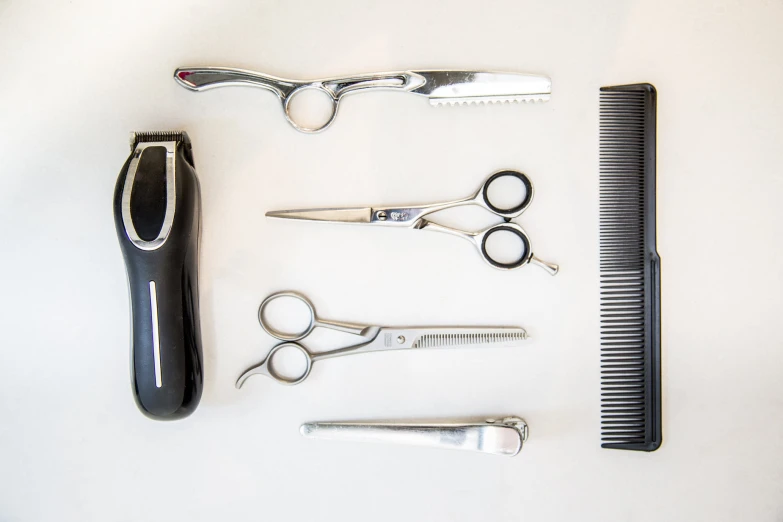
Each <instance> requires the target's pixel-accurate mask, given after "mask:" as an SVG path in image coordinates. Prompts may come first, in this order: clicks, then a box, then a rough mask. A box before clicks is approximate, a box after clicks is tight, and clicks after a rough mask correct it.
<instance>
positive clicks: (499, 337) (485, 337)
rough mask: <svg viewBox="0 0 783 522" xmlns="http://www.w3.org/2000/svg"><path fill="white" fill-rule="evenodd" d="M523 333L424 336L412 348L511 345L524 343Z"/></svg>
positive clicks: (525, 335)
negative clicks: (518, 342)
mask: <svg viewBox="0 0 783 522" xmlns="http://www.w3.org/2000/svg"><path fill="white" fill-rule="evenodd" d="M526 338H527V334H526V333H525V332H497V333H470V334H469V333H464V334H425V335H422V336H421V337H419V338H418V339H416V341H414V343H413V344H412V345H411V347H412V348H438V347H440V346H460V345H467V344H490V343H511V342H516V341H524V340H525V339H526Z"/></svg>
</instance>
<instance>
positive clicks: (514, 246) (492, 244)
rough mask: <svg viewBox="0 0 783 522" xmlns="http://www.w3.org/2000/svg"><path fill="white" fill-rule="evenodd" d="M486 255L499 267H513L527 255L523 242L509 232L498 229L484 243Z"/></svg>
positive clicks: (520, 238)
mask: <svg viewBox="0 0 783 522" xmlns="http://www.w3.org/2000/svg"><path fill="white" fill-rule="evenodd" d="M484 249H485V251H486V253H487V255H488V256H489V257H490V258H491V259H492V260H493V261H495V263H496V264H499V265H509V266H510V265H515V264H516V263H519V261H521V260H522V259H525V256H526V255H527V248H526V245H525V241H524V240H523V239H522V237H520V236H519V235H517V234H515V233H514V232H512V231H511V230H505V229H500V230H498V231H497V232H493V233H492V234H490V235H488V236H487V238H486V241H485V242H484Z"/></svg>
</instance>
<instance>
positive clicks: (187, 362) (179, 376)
mask: <svg viewBox="0 0 783 522" xmlns="http://www.w3.org/2000/svg"><path fill="white" fill-rule="evenodd" d="M114 224H115V227H116V228H117V236H118V237H119V240H120V247H121V248H122V254H123V257H124V258H125V268H126V269H127V273H128V287H129V291H130V306H131V385H132V387H133V392H134V394H135V398H136V404H137V405H138V406H139V409H140V410H141V411H142V412H143V413H144V414H145V415H147V416H148V417H150V418H153V419H161V420H170V419H180V418H183V417H186V416H188V415H190V414H191V413H193V410H195V409H196V406H197V405H198V403H199V400H200V399H201V390H202V387H203V381H204V375H203V370H202V356H201V330H200V327H199V305H198V249H199V232H200V229H201V195H200V189H199V183H198V179H197V178H196V171H195V169H194V166H193V151H192V146H191V144H190V139H189V138H188V135H187V134H186V133H184V132H139V133H135V134H132V135H131V155H130V157H129V158H128V161H126V162H125V165H124V166H123V168H122V171H120V176H119V178H118V179H117V186H116V188H115V190H114Z"/></svg>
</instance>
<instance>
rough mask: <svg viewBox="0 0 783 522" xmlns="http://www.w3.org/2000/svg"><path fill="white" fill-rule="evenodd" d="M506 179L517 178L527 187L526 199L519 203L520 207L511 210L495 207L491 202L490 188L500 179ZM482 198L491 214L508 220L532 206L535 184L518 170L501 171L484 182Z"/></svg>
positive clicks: (516, 206)
mask: <svg viewBox="0 0 783 522" xmlns="http://www.w3.org/2000/svg"><path fill="white" fill-rule="evenodd" d="M506 177H509V178H516V179H518V180H519V181H521V182H522V185H524V187H525V197H524V198H523V199H522V201H520V202H519V204H518V205H515V206H513V207H511V208H500V207H497V206H495V205H493V204H492V202H491V201H490V200H489V187H490V185H492V183H494V182H495V181H497V180H498V179H500V178H506ZM481 198H482V199H483V200H484V204H485V205H486V206H487V209H489V210H490V211H491V212H494V213H495V214H497V215H498V216H500V217H503V218H506V219H511V218H515V217H517V216H519V215H520V214H521V213H522V212H524V211H525V209H527V207H528V206H530V202H531V201H532V200H533V183H531V181H530V178H528V177H527V176H526V175H524V174H522V173H521V172H518V171H516V170H501V171H500V172H496V173H494V174H492V175H491V176H490V177H489V178H487V180H486V181H485V182H484V185H482V187H481Z"/></svg>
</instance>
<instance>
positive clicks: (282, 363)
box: [269, 344, 308, 381]
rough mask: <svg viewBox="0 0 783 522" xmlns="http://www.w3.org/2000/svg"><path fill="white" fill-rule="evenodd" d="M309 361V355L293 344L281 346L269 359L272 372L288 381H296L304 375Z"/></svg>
mask: <svg viewBox="0 0 783 522" xmlns="http://www.w3.org/2000/svg"><path fill="white" fill-rule="evenodd" d="M307 363H308V359H307V355H306V354H305V353H304V352H303V351H302V350H301V349H300V348H298V347H296V346H294V345H291V344H288V345H285V346H282V347H280V348H279V349H278V350H277V351H275V353H274V356H273V357H272V358H271V359H270V360H269V365H270V366H271V370H272V372H273V373H274V374H275V375H277V376H278V377H280V378H281V379H283V380H286V381H296V380H299V379H301V378H302V377H304V376H305V374H306V373H307Z"/></svg>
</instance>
